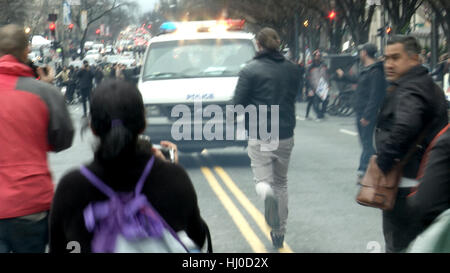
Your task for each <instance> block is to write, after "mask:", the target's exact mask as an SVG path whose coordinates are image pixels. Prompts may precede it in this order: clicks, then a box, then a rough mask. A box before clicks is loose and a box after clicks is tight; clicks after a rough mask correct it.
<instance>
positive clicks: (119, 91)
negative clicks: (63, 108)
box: [90, 80, 145, 163]
mask: <svg viewBox="0 0 450 273" xmlns="http://www.w3.org/2000/svg"><path fill="white" fill-rule="evenodd" d="M90 106H91V108H90V109H91V127H92V130H93V131H94V133H95V134H96V135H97V136H98V137H99V138H100V144H99V146H98V147H97V150H96V151H95V155H96V157H97V158H98V159H99V160H101V161H103V162H105V163H119V162H125V161H126V160H128V159H129V158H130V157H132V156H133V155H134V154H135V153H136V144H137V139H138V135H139V134H140V133H141V132H142V131H143V130H144V129H145V108H144V102H143V101H142V96H141V94H140V92H139V90H138V89H137V88H136V86H134V85H132V84H129V83H127V82H124V81H120V80H108V81H104V82H103V83H102V84H100V85H99V86H98V88H97V89H96V90H94V91H93V93H92V98H91V102H90Z"/></svg>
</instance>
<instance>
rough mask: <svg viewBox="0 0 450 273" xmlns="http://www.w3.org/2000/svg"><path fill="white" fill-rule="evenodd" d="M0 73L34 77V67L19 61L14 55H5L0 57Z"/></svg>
mask: <svg viewBox="0 0 450 273" xmlns="http://www.w3.org/2000/svg"><path fill="white" fill-rule="evenodd" d="M0 74H7V75H13V76H18V77H33V76H34V73H33V69H31V67H29V66H28V65H26V64H23V63H21V62H19V61H18V60H17V59H16V58H15V57H14V56H12V55H5V56H3V57H1V58H0Z"/></svg>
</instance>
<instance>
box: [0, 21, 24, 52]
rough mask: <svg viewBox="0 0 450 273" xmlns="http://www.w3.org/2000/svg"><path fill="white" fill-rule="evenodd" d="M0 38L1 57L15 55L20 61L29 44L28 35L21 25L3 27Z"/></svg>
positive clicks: (0, 30) (0, 29)
mask: <svg viewBox="0 0 450 273" xmlns="http://www.w3.org/2000/svg"><path fill="white" fill-rule="evenodd" d="M0 37H1V38H0V57H2V56H4V55H13V56H14V57H16V58H17V59H20V58H21V55H22V54H23V52H24V51H25V49H26V48H27V47H28V44H29V37H28V35H27V34H26V33H25V30H24V29H23V27H21V26H19V25H14V24H10V25H6V26H3V27H1V28H0Z"/></svg>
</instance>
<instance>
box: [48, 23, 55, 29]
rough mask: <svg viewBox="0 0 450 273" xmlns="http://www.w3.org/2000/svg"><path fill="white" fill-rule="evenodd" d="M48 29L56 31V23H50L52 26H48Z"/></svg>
mask: <svg viewBox="0 0 450 273" xmlns="http://www.w3.org/2000/svg"><path fill="white" fill-rule="evenodd" d="M48 28H49V29H50V30H55V29H56V25H55V23H50V25H49V26H48Z"/></svg>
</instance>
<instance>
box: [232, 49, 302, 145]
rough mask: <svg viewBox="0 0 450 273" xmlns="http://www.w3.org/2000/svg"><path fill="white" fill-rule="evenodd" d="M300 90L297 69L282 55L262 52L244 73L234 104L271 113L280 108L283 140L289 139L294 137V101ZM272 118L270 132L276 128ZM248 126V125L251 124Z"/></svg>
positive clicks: (280, 125) (242, 72)
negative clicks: (266, 108) (264, 108)
mask: <svg viewBox="0 0 450 273" xmlns="http://www.w3.org/2000/svg"><path fill="white" fill-rule="evenodd" d="M298 89H299V71H298V68H297V66H296V65H295V64H293V63H291V62H290V61H288V60H286V58H285V57H284V56H283V55H281V54H280V53H279V52H276V51H263V52H260V53H258V54H257V55H256V56H255V58H254V59H253V60H251V61H249V63H248V64H247V65H246V66H245V67H244V68H243V69H242V70H241V72H240V74H239V81H238V84H237V86H236V91H235V95H234V98H233V104H235V105H243V106H244V107H246V106H248V105H255V106H256V107H257V108H259V106H262V105H263V106H267V107H268V110H270V106H271V105H279V110H280V113H279V130H280V131H279V133H280V139H287V138H290V137H292V136H293V135H294V128H295V124H296V120H295V98H296V95H297V92H298ZM269 115H270V114H269ZM269 115H268V126H269V127H268V128H271V127H270V126H272V125H273V124H270V116H269ZM258 116H259V115H258ZM258 119H259V118H258ZM246 125H247V126H248V125H249V124H248V122H247V124H246ZM250 126H251V124H250ZM268 132H269V130H268ZM258 135H259V134H258Z"/></svg>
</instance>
